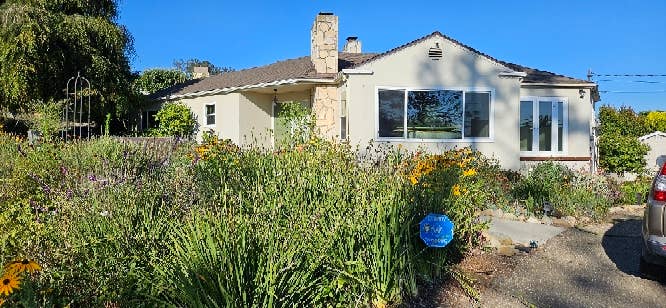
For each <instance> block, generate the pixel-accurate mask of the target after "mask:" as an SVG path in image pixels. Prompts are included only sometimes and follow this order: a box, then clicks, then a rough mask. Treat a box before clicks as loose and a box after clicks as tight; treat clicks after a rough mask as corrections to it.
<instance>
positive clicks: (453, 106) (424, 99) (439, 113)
mask: <svg viewBox="0 0 666 308" xmlns="http://www.w3.org/2000/svg"><path fill="white" fill-rule="evenodd" d="M461 137H462V91H449V90H440V91H409V92H408V94H407V138H416V139H460V138H461Z"/></svg>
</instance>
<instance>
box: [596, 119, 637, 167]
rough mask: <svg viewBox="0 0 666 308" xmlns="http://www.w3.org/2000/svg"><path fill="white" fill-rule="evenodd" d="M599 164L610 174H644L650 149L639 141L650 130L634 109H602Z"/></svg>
mask: <svg viewBox="0 0 666 308" xmlns="http://www.w3.org/2000/svg"><path fill="white" fill-rule="evenodd" d="M599 121H600V125H599V156H600V157H599V164H600V165H601V167H603V168H604V169H606V170H607V171H609V172H618V173H619V172H641V171H642V170H643V169H644V168H645V154H647V152H648V150H649V147H648V146H647V145H645V144H643V143H641V142H640V141H638V137H640V136H642V135H644V134H646V133H647V132H648V131H649V128H648V127H647V125H646V124H645V120H644V117H641V116H639V115H638V114H636V113H635V112H634V111H633V110H632V109H631V108H628V107H622V108H620V110H616V109H615V108H612V107H609V106H603V107H601V108H600V109H599Z"/></svg>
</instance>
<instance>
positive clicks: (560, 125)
mask: <svg viewBox="0 0 666 308" xmlns="http://www.w3.org/2000/svg"><path fill="white" fill-rule="evenodd" d="M557 115H558V117H557V150H558V151H563V146H562V140H564V135H563V133H564V103H563V102H557Z"/></svg>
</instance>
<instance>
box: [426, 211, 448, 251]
mask: <svg viewBox="0 0 666 308" xmlns="http://www.w3.org/2000/svg"><path fill="white" fill-rule="evenodd" d="M419 227H420V228H419V229H420V235H421V239H422V240H423V242H424V243H425V244H426V245H427V246H428V247H440V248H441V247H445V246H446V245H448V244H449V243H450V242H451V241H452V240H453V222H451V220H450V219H449V217H447V216H446V215H442V214H432V213H431V214H428V216H426V217H425V218H423V220H421V222H420V223H419Z"/></svg>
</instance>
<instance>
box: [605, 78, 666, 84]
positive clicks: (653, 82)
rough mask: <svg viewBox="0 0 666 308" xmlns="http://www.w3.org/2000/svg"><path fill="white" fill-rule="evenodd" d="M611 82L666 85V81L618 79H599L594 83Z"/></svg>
mask: <svg viewBox="0 0 666 308" xmlns="http://www.w3.org/2000/svg"><path fill="white" fill-rule="evenodd" d="M611 81H619V82H635V83H647V84H657V83H666V81H652V80H619V79H599V80H596V82H611Z"/></svg>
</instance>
